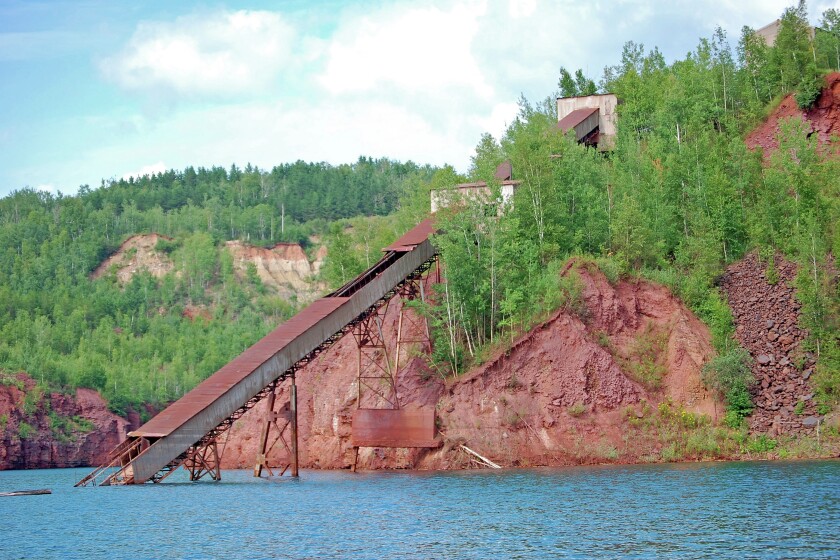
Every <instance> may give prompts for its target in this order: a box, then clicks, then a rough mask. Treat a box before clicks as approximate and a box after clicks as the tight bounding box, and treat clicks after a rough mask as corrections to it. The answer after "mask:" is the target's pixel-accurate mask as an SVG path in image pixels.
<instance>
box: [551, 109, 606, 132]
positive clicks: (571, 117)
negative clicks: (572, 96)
mask: <svg viewBox="0 0 840 560" xmlns="http://www.w3.org/2000/svg"><path fill="white" fill-rule="evenodd" d="M597 112H598V108H597V107H593V108H585V109H576V110H574V111H572V112H571V113H569V114H568V115H566V116H565V117H563V118H562V119H560V121H559V122H558V123H557V128H559V129H560V130H562V131H563V132H566V131H567V130H571V129H573V128H575V127H576V126H577V125H579V124H580V123H582V122H583V121H585V120H586V119H587V118H589V117H590V116H591V115H592V113H597Z"/></svg>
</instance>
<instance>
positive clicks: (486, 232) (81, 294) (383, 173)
mask: <svg viewBox="0 0 840 560" xmlns="http://www.w3.org/2000/svg"><path fill="white" fill-rule="evenodd" d="M807 15H808V14H807V7H806V5H805V3H804V2H800V3H799V4H798V5H797V6H796V7H792V8H788V9H787V10H785V12H784V13H783V14H782V15H781V28H780V31H779V35H778V37H777V39H776V42H775V45H774V46H767V45H766V44H765V42H764V41H763V40H762V39H761V38H760V37H758V36H757V35H756V34H755V31H754V30H752V29H750V28H744V29H743V30H742V32H741V34H740V37H738V38H737V39H736V40H735V41H734V43H735V46H734V48H733V46H732V44H731V42H730V38H729V37H727V36H726V34H725V33H724V32H723V30H721V29H717V30H716V32H715V33H714V34H713V36H712V37H710V38H704V39H701V40H700V41H699V43H698V45H697V47H696V48H695V49H694V50H693V51H692V52H690V53H688V54H687V55H686V56H685V57H684V58H682V59H679V60H675V61H674V62H672V63H670V64H669V63H667V62H666V60H665V58H664V57H663V55H662V53H661V52H660V51H659V50H658V49H657V48H656V47H653V48H651V49H646V48H645V47H644V45H642V44H639V43H635V42H628V43H627V44H625V46H624V49H623V52H622V53H621V55H620V61H619V62H618V63H617V64H616V65H614V66H611V67H608V68H606V69H605V70H604V73H603V75H602V76H601V77H600V78H599V80H598V82H597V83H596V80H595V79H594V78H592V77H587V76H585V75H584V74H583V72H582V71H580V70H578V71H575V72H573V73H572V72H570V71H568V70H567V69H565V68H562V69H560V79H559V82H558V90H557V92H555V93H553V94H552V95H550V96H549V97H547V98H546V99H544V100H539V101H529V100H527V99H524V98H523V99H521V100H520V111H519V115H518V116H517V118H516V119H515V120H514V122H513V123H512V124H511V125H510V126H509V128H508V129H507V131H506V132H505V134H504V135H503V136H502V137H501V138H498V139H496V138H493V137H492V136H490V135H489V134H487V135H484V136H483V137H482V138H481V141H480V142H479V144H478V145H477V146H476V150H475V154H474V156H473V158H472V165H471V166H470V169H469V170H468V172H467V174H466V175H459V174H458V173H457V172H456V171H455V170H454V169H452V168H451V167H444V168H441V169H437V168H432V167H430V166H419V165H416V164H414V163H411V162H406V163H399V162H393V161H388V160H373V159H368V158H360V159H359V161H358V162H357V163H355V164H353V165H345V166H338V167H332V166H329V165H326V164H307V163H304V162H297V163H294V164H286V165H280V166H277V167H275V168H274V169H272V170H271V171H263V170H260V169H256V168H253V167H251V166H247V167H246V168H245V169H238V168H236V167H235V166H232V167H231V169H230V170H229V171H228V170H225V169H223V168H212V169H209V170H208V169H201V168H200V169H198V170H195V169H192V168H187V169H185V170H184V171H174V170H173V171H168V172H166V173H162V174H158V175H155V176H146V177H141V178H133V179H130V180H120V181H113V182H109V183H107V184H103V185H102V186H101V187H99V188H95V189H91V188H88V187H83V188H82V189H81V190H80V192H79V194H78V195H77V196H52V195H49V194H46V193H41V192H35V191H31V190H24V191H18V192H15V193H13V194H12V195H10V196H8V197H6V198H4V199H2V200H0V368H2V370H0V371H2V372H5V373H2V375H5V376H7V377H8V376H9V375H10V374H12V373H14V372H17V371H26V372H29V373H30V374H31V375H32V376H33V377H34V378H35V379H37V380H38V382H39V383H40V384H41V385H42V386H44V387H45V388H47V387H48V388H52V389H56V388H58V389H69V388H73V387H78V386H86V387H93V388H96V389H99V390H100V391H102V392H103V394H104V395H105V396H106V398H107V399H108V400H109V402H110V403H111V406H112V408H113V409H114V410H116V411H124V410H126V408H127V407H138V406H140V405H141V404H142V403H157V404H162V403H165V402H168V401H170V400H172V399H174V398H177V397H179V396H181V395H182V394H183V393H184V392H186V391H187V390H189V389H190V388H191V387H192V386H194V385H195V384H196V383H197V382H199V381H200V380H201V379H203V378H205V377H206V376H208V375H209V374H210V373H212V372H213V371H215V370H216V369H217V368H218V367H220V366H221V365H223V364H224V363H225V362H226V361H228V360H229V359H230V358H231V357H233V356H235V355H236V354H238V353H239V352H241V351H242V350H243V349H244V348H246V347H247V346H248V345H250V344H252V343H253V342H255V341H256V340H257V339H258V338H259V337H260V336H262V335H263V334H264V333H265V332H267V331H268V330H269V329H270V328H271V327H273V326H274V325H276V324H277V322H278V321H280V320H282V319H284V318H286V317H288V316H289V315H290V314H291V313H293V312H294V311H295V310H296V303H295V302H289V301H283V300H280V298H278V297H276V296H274V295H272V294H271V293H270V291H267V290H266V289H265V288H264V287H262V286H260V284H259V281H258V279H254V278H250V279H249V280H248V281H246V282H241V281H237V280H236V279H235V278H234V272H233V268H232V264H231V262H230V258H229V256H225V255H226V254H227V253H226V252H224V251H222V250H221V249H220V246H221V245H220V244H221V243H222V242H224V241H225V240H230V239H241V240H243V241H247V242H249V243H252V244H256V245H264V246H270V245H272V244H274V243H277V242H279V241H291V242H299V243H301V244H302V245H304V246H307V245H308V244H309V243H310V239H312V236H317V237H320V238H321V239H323V241H324V242H325V243H326V245H327V247H328V250H329V254H328V260H327V263H326V265H325V268H324V270H323V275H324V279H325V280H326V281H328V283H329V284H330V285H332V286H337V285H339V284H341V283H342V282H343V281H345V280H347V279H349V278H352V277H353V276H354V275H355V274H357V273H358V272H360V271H362V270H363V269H365V268H366V267H367V266H369V265H370V264H372V263H373V261H375V260H376V259H377V258H378V251H379V248H380V247H382V246H384V245H385V244H387V243H388V242H389V241H390V240H391V239H393V238H394V237H396V236H397V235H399V234H400V233H402V232H403V231H405V230H406V229H407V228H409V227H411V226H412V225H414V224H415V223H417V222H418V221H419V220H420V219H422V218H423V217H425V215H426V214H427V213H428V210H429V193H430V192H431V190H435V189H446V188H450V187H451V186H453V185H454V184H457V183H459V182H464V181H467V180H471V181H476V180H483V181H487V182H488V184H489V185H491V186H493V187H494V188H496V189H497V188H498V183H497V182H496V181H495V180H494V178H493V172H494V170H495V168H496V166H497V165H498V164H499V163H501V162H503V161H507V160H509V161H510V162H511V164H512V167H513V170H514V178H515V179H517V180H520V181H521V185H520V187H519V189H518V190H517V192H516V195H515V197H514V199H513V203H512V205H510V207H507V208H504V209H502V211H493V212H488V211H487V208H486V204H481V203H475V202H470V201H463V204H460V205H457V210H456V209H451V210H447V211H443V212H439V214H438V216H437V223H438V227H439V230H440V233H439V234H438V235H436V236H435V243H436V246H437V247H438V248H439V250H440V253H441V259H442V262H443V266H444V270H445V277H446V282H445V284H442V285H441V286H439V287H438V290H437V293H436V297H435V298H434V302H435V303H434V304H432V305H429V306H428V307H427V308H425V309H424V312H426V313H427V314H428V315H429V317H430V318H431V319H432V324H433V326H434V329H433V330H434V338H435V345H434V348H435V355H434V356H433V357H432V360H433V362H434V363H435V364H436V367H437V368H438V371H440V373H441V375H444V376H449V375H457V374H459V373H460V372H463V371H465V370H466V369H467V368H468V367H470V366H471V365H473V364H477V363H480V362H481V361H482V360H484V359H486V358H487V356H488V353H490V352H493V351H494V350H496V349H498V348H499V347H500V346H503V345H505V344H507V343H510V341H511V340H512V339H513V338H514V337H515V336H516V335H517V334H519V333H522V332H524V331H525V330H527V329H528V328H529V327H530V326H532V325H533V324H534V323H535V322H537V321H539V320H540V319H541V318H544V317H546V316H547V314H548V313H550V312H551V311H553V310H555V309H557V308H559V307H561V306H566V307H568V308H570V309H574V307H575V305H576V297H577V291H578V288H577V287H576V285H575V283H574V281H573V280H571V279H569V278H567V277H561V275H560V274H559V271H560V270H561V269H562V268H563V266H564V264H565V263H566V262H568V260H569V259H570V258H575V259H582V260H586V261H591V262H593V263H595V264H597V265H598V266H599V267H600V268H601V270H602V271H604V273H605V274H606V275H607V276H608V277H609V278H611V279H617V278H619V277H627V278H633V277H637V278H646V279H650V280H654V281H656V282H660V283H663V284H665V285H667V286H669V287H670V288H671V289H672V290H673V291H674V292H675V293H677V294H678V295H679V296H680V297H681V298H682V299H683V300H684V301H685V302H686V303H687V304H688V305H689V306H690V307H691V308H692V309H693V310H694V311H695V312H696V313H697V314H698V316H699V317H701V319H703V320H704V321H705V322H706V324H708V325H709V327H710V329H711V331H712V334H713V338H714V344H715V347H716V349H717V351H718V353H719V356H718V358H717V359H716V360H714V361H713V362H712V364H711V365H710V366H709V372H710V373H709V377H710V383H711V384H713V385H714V386H715V387H718V388H720V389H721V391H722V392H723V394H724V396H725V397H726V400H727V402H728V403H729V407H730V415H729V416H728V420H729V421H731V422H733V423H737V422H738V421H740V419H741V418H742V417H743V416H745V415H747V414H749V412H750V411H751V405H750V401H749V386H750V379H749V368H748V363H747V362H746V358H745V356H744V353H743V352H742V351H741V350H740V349H739V348H738V346H737V343H736V342H735V341H734V339H733V336H732V335H733V323H732V316H731V312H730V311H729V308H728V306H727V304H726V303H725V301H724V300H723V298H722V296H721V294H720V291H719V290H718V287H717V285H716V284H717V280H718V278H719V277H720V275H721V273H722V272H723V270H724V268H725V266H726V265H727V264H728V263H731V262H733V261H735V260H737V259H739V258H741V257H742V256H743V255H744V254H746V253H747V252H750V251H757V252H758V254H759V255H760V257H761V259H762V261H763V262H766V266H767V271H768V277H772V271H773V266H774V264H773V263H774V260H775V259H777V258H786V259H790V260H793V261H795V262H796V263H797V264H798V270H799V274H798V276H797V279H796V288H797V292H798V297H799V300H800V302H801V304H802V314H801V323H802V326H803V327H805V328H806V329H808V331H809V333H810V338H809V347H808V351H809V352H812V353H813V354H814V356H815V357H816V359H817V364H818V365H817V372H816V374H815V376H814V383H815V386H816V389H817V397H816V398H817V399H818V401H819V402H820V406H821V407H823V409H824V410H825V411H828V410H829V409H831V408H832V407H833V406H835V405H836V404H837V403H838V399H840V348H838V336H839V335H840V324H838V319H840V313H839V312H840V294H838V286H837V282H836V280H837V274H836V268H835V262H834V256H835V255H836V254H837V252H838V250H840V232H838V225H837V224H838V223H840V208H839V207H838V202H840V198H838V192H837V191H838V189H840V181H838V180H837V177H838V176H840V157H838V156H840V154H838V147H840V143H838V139H837V138H833V139H831V140H830V141H829V142H826V143H823V144H820V143H819V142H818V138H817V135H812V134H808V131H806V130H804V129H803V124H802V123H801V122H797V121H796V120H795V119H794V120H791V121H790V122H787V123H784V125H783V126H782V127H781V130H780V133H779V139H778V141H779V144H780V148H779V149H778V150H777V151H775V152H772V153H766V154H765V153H762V151H761V150H750V149H748V148H747V146H746V143H745V141H744V138H745V135H746V133H747V132H749V131H750V130H751V129H752V128H754V127H755V126H756V125H757V124H758V123H760V122H761V121H762V120H763V119H764V118H766V116H767V115H768V114H769V113H770V112H771V111H772V110H773V109H774V108H775V107H776V106H777V105H778V104H779V103H780V101H781V100H782V98H783V97H784V96H785V95H787V94H789V93H793V94H794V95H795V98H796V101H797V103H798V104H799V106H800V107H802V108H808V107H810V106H811V105H813V103H814V102H815V101H816V100H817V96H818V95H819V91H820V88H821V87H822V84H823V83H824V79H825V75H826V74H827V73H828V72H831V71H836V70H840V12H838V11H837V10H828V11H826V12H825V13H823V14H822V15H821V20H820V26H819V27H820V28H819V29H817V30H816V32H815V33H814V34H813V36H812V34H811V33H810V28H809V26H808V23H807V22H808V17H807ZM595 91H599V92H612V93H615V94H616V95H617V96H618V98H619V99H620V100H621V103H620V105H619V107H618V135H617V139H616V143H615V148H614V150H612V151H611V152H609V153H603V152H599V151H597V150H593V149H591V148H587V147H585V146H582V145H578V144H577V143H576V142H575V141H574V138H572V137H570V136H564V135H563V134H562V133H560V132H559V131H558V129H557V127H556V123H557V113H556V104H555V97H556V96H568V95H577V94H588V93H592V92H595ZM485 202H488V201H485ZM489 202H491V203H492V199H491V200H490V201H489ZM149 232H156V233H161V234H164V235H167V236H169V237H171V238H172V239H173V241H172V242H171V243H166V244H165V246H163V247H161V250H165V251H166V252H169V253H171V255H172V256H173V260H174V262H175V263H176V266H177V274H176V273H172V274H169V275H167V276H165V277H164V278H162V279H160V280H158V279H155V278H153V277H151V276H150V275H148V274H139V275H137V276H135V277H134V279H133V280H132V281H131V282H130V283H129V284H128V285H126V286H125V287H121V286H119V285H118V283H117V282H116V281H115V279H114V278H113V277H105V278H102V279H98V280H91V279H90V278H89V274H90V272H91V271H92V270H93V269H94V268H95V267H96V266H98V265H99V263H100V262H101V261H102V260H103V259H104V258H105V257H106V256H107V255H108V254H110V253H111V252H113V251H114V250H115V249H116V248H117V247H118V246H119V244H120V243H121V242H122V241H124V240H125V239H126V238H127V237H129V236H131V235H133V234H136V233H149ZM188 303H198V304H202V305H205V306H207V307H208V309H210V310H212V313H211V317H210V318H209V319H206V320H205V319H201V318H198V319H195V320H193V319H189V318H185V317H183V316H182V310H183V308H184V306H185V305H186V304H188Z"/></svg>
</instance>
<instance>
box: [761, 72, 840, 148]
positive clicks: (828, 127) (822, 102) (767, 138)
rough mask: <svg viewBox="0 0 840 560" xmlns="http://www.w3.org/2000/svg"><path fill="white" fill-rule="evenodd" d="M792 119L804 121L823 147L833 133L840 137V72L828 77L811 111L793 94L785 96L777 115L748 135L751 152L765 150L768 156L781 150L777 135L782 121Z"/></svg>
mask: <svg viewBox="0 0 840 560" xmlns="http://www.w3.org/2000/svg"><path fill="white" fill-rule="evenodd" d="M790 117H797V118H800V119H803V120H804V121H805V122H806V123H807V124H808V127H809V131H810V132H811V133H816V134H817V135H818V138H819V141H820V143H821V144H826V143H827V142H828V141H829V139H830V138H831V136H832V135H833V134H838V135H840V72H834V73H832V74H829V75H828V76H826V80H825V87H824V88H823V90H822V93H821V94H820V96H819V97H818V98H817V101H816V103H815V104H814V107H812V108H811V109H809V110H808V111H804V112H803V111H802V110H801V109H799V107H797V106H796V100H795V99H794V98H793V95H788V96H787V97H785V98H784V99H783V100H782V102H781V104H780V105H779V107H778V108H777V109H776V110H775V111H774V112H773V114H772V115H770V117H769V118H768V119H767V120H766V121H765V122H764V123H763V124H762V125H761V126H759V127H758V128H756V129H755V130H754V131H752V132H751V133H750V134H749V135H748V136H747V138H746V143H747V146H748V147H749V148H750V149H755V148H759V147H760V148H763V149H764V151H765V154H769V153H770V152H771V151H773V150H775V149H776V148H778V147H779V143H778V142H777V141H776V134H777V132H778V130H779V121H780V120H782V119H785V118H790Z"/></svg>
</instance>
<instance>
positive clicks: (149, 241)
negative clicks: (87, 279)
mask: <svg viewBox="0 0 840 560" xmlns="http://www.w3.org/2000/svg"><path fill="white" fill-rule="evenodd" d="M161 239H165V240H168V241H171V239H170V238H168V237H165V236H163V235H158V234H157V233H152V234H149V235H133V236H131V237H129V238H128V239H126V240H125V242H124V243H123V244H122V245H120V248H119V249H117V251H116V252H115V253H114V254H113V255H111V256H110V257H108V258H107V259H105V260H104V261H102V264H100V265H99V266H98V267H96V270H94V271H93V272H92V273H91V275H90V276H91V278H93V279H96V278H100V277H102V276H104V275H105V274H107V273H108V272H109V271H111V270H114V271H115V273H116V275H117V281H118V282H119V283H120V284H127V283H128V282H130V281H131V279H132V278H133V277H134V275H135V274H137V272H139V271H140V270H146V271H148V272H149V274H151V275H152V276H154V277H155V278H162V277H163V276H165V275H166V274H168V273H170V272H172V270H173V269H174V268H175V266H174V264H173V263H172V259H170V258H169V256H168V255H166V253H161V252H158V251H157V250H156V249H155V247H156V246H157V244H158V241H160V240H161Z"/></svg>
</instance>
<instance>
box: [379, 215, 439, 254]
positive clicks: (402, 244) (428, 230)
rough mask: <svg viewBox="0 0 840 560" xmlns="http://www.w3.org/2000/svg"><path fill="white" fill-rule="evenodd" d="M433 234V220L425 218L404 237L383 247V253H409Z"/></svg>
mask: <svg viewBox="0 0 840 560" xmlns="http://www.w3.org/2000/svg"><path fill="white" fill-rule="evenodd" d="M434 232H435V219H434V218H426V219H425V220H423V221H422V222H420V223H419V224H417V225H416V226H415V227H414V228H412V229H410V230H409V231H408V232H406V234H405V235H403V236H402V237H400V238H399V239H397V240H396V241H394V242H393V243H391V244H390V245H388V246H387V247H385V249H383V251H411V250H412V249H413V248H414V247H416V246H417V245H419V244H420V243H422V242H423V241H426V240H427V239H429V236H431V235H432V234H433V233H434Z"/></svg>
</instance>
